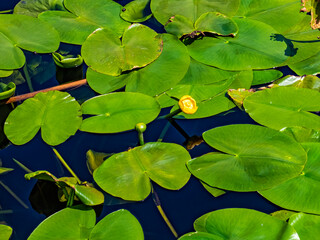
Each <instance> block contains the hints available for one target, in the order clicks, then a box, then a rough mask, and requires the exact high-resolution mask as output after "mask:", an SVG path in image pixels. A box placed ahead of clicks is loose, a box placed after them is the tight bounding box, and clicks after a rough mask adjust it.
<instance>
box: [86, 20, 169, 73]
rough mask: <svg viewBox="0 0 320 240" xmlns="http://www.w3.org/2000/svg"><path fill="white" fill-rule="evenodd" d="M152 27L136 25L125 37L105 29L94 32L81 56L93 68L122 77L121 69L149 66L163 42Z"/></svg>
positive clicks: (127, 31) (125, 32) (128, 30)
mask: <svg viewBox="0 0 320 240" xmlns="http://www.w3.org/2000/svg"><path fill="white" fill-rule="evenodd" d="M157 35H158V34H157V33H156V32H155V31H153V30H152V29H151V28H148V27H147V26H144V25H141V24H133V25H131V26H130V27H129V28H128V29H126V30H125V31H124V33H123V36H122V39H121V40H120V39H119V38H118V36H116V35H114V34H113V33H112V32H111V31H107V30H106V29H99V30H96V31H95V32H93V33H92V34H91V35H90V36H89V37H88V38H87V40H86V41H85V42H84V44H83V46H82V49H81V52H82V56H83V58H84V60H85V62H86V63H87V65H88V66H90V67H91V68H92V69H93V70H96V71H98V72H100V73H104V74H108V75H112V76H119V75H120V74H121V72H123V71H127V70H132V69H134V68H140V67H144V66H146V65H148V64H149V63H151V62H153V61H154V60H155V59H157V58H158V57H159V55H160V54H161V52H162V45H163V42H162V40H161V38H159V37H157Z"/></svg>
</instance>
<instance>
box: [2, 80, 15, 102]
mask: <svg viewBox="0 0 320 240" xmlns="http://www.w3.org/2000/svg"><path fill="white" fill-rule="evenodd" d="M15 91H16V85H15V84H14V83H13V82H9V83H8V84H4V83H1V82H0V100H4V99H7V98H10V97H11V96H13V95H14V93H15Z"/></svg>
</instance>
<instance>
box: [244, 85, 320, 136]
mask: <svg viewBox="0 0 320 240" xmlns="http://www.w3.org/2000/svg"><path fill="white" fill-rule="evenodd" d="M319 102H320V92H318V91H315V90H311V89H305V88H295V87H276V88H271V89H266V90H263V91H258V92H255V93H254V94H252V95H251V96H249V97H247V98H246V99H245V100H244V104H243V106H244V108H245V110H246V112H247V113H249V115H250V117H251V118H252V119H253V120H255V121H256V122H258V123H260V124H262V125H265V126H267V127H270V128H274V129H278V130H280V129H282V128H284V127H294V126H301V127H306V128H312V129H315V130H319V129H320V117H319V116H317V115H316V114H313V113H311V112H316V111H320V104H319Z"/></svg>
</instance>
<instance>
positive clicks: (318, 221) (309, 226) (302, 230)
mask: <svg viewBox="0 0 320 240" xmlns="http://www.w3.org/2000/svg"><path fill="white" fill-rule="evenodd" d="M289 225H291V226H292V227H293V228H294V229H295V230H296V231H297V233H298V234H299V237H300V240H309V239H317V238H318V237H319V236H320V216H316V215H311V214H305V213H297V214H294V215H292V216H291V217H290V219H289Z"/></svg>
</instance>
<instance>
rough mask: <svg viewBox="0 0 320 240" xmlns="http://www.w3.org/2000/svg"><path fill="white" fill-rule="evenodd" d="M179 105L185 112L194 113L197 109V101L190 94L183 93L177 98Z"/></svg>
mask: <svg viewBox="0 0 320 240" xmlns="http://www.w3.org/2000/svg"><path fill="white" fill-rule="evenodd" d="M179 107H180V109H181V111H182V112H184V113H186V114H194V113H195V112H196V111H197V110H198V107H197V102H196V100H194V99H193V98H192V97H191V96H189V95H185V96H183V97H182V98H180V100H179Z"/></svg>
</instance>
